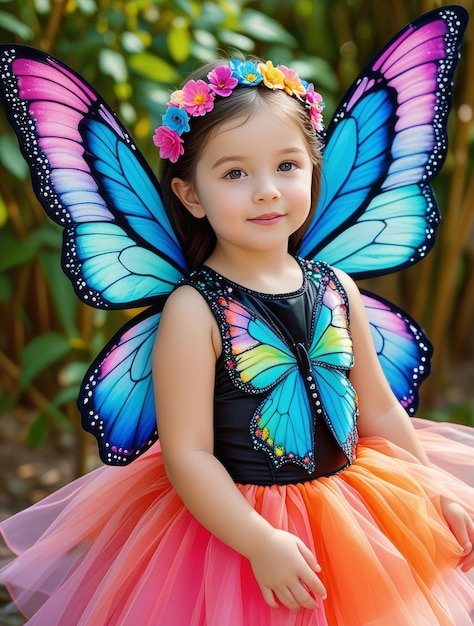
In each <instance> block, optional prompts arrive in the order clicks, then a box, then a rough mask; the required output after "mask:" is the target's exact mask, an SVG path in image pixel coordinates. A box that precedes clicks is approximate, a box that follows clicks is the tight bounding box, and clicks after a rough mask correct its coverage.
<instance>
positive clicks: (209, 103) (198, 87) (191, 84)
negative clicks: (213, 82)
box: [183, 80, 214, 117]
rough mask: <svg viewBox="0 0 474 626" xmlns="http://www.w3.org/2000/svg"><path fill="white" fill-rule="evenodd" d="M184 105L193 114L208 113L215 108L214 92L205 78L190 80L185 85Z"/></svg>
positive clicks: (195, 115)
mask: <svg viewBox="0 0 474 626" xmlns="http://www.w3.org/2000/svg"><path fill="white" fill-rule="evenodd" d="M183 106H184V108H185V110H186V112H187V113H188V114H189V115H191V116H193V117H198V116H200V115H206V113H209V111H212V109H213V108H214V94H213V93H211V92H210V87H209V84H208V83H205V82H204V81H203V80H197V81H196V80H189V81H188V82H187V83H186V84H185V85H184V87H183Z"/></svg>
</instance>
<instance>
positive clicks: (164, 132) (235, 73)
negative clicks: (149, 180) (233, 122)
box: [153, 59, 324, 163]
mask: <svg viewBox="0 0 474 626" xmlns="http://www.w3.org/2000/svg"><path fill="white" fill-rule="evenodd" d="M207 80H208V81H209V82H206V81H204V80H197V81H196V80H189V81H188V82H187V83H185V85H184V86H183V88H182V89H178V90H177V91H173V93H172V94H171V99H170V101H169V102H168V103H167V105H166V107H167V110H166V113H165V114H164V115H163V125H162V126H159V127H158V128H157V129H156V130H155V134H154V136H153V143H154V144H155V146H156V147H157V148H159V150H160V157H161V158H162V159H169V160H170V161H171V162H172V163H176V161H177V160H178V159H179V157H180V156H181V155H182V154H184V147H183V139H182V137H181V135H182V134H183V133H186V132H189V130H190V127H189V120H190V118H191V117H200V116H203V115H206V113H209V111H212V109H213V108H214V100H215V98H216V96H220V97H221V98H228V97H229V96H230V95H232V93H233V91H234V89H236V88H238V87H256V86H257V85H259V84H260V83H263V84H264V85H265V87H268V89H272V90H276V89H283V90H284V91H286V93H287V94H289V95H290V96H294V97H295V98H296V99H297V100H299V101H300V102H301V103H302V104H303V105H304V106H305V107H306V109H307V110H308V112H309V118H310V120H311V124H312V125H313V128H314V130H315V131H317V132H321V131H322V130H323V121H322V120H323V116H322V112H323V107H324V103H323V99H322V97H321V95H320V94H319V93H318V92H317V91H315V90H314V87H313V85H312V84H310V83H307V82H306V81H302V80H301V79H300V77H299V76H298V74H297V73H296V72H295V71H294V70H292V69H290V68H288V67H285V66H284V65H278V66H277V67H274V66H273V63H272V62H271V61H267V62H266V63H257V64H255V63H253V62H252V61H239V60H237V59H231V60H230V61H229V65H218V66H217V67H216V68H214V69H213V70H212V71H211V72H209V74H208V75H207Z"/></svg>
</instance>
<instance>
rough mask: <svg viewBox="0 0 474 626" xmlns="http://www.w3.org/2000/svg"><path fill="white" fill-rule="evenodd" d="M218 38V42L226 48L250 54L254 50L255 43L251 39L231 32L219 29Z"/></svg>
mask: <svg viewBox="0 0 474 626" xmlns="http://www.w3.org/2000/svg"><path fill="white" fill-rule="evenodd" d="M219 37H220V40H221V41H222V42H223V43H225V44H226V45H227V46H230V47H232V48H236V49H237V50H241V51H242V52H252V50H254V48H255V41H254V40H253V39H251V38H250V37H247V36H246V35H242V34H241V33H236V32H234V31H232V30H227V29H225V28H221V29H220V31H219Z"/></svg>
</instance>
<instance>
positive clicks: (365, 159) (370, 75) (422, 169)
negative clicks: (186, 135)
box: [299, 7, 468, 413]
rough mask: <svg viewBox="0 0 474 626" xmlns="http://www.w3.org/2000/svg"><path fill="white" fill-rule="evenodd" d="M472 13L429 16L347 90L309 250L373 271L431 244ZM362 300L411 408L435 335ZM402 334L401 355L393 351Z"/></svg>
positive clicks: (383, 357) (328, 150) (411, 259)
mask: <svg viewBox="0 0 474 626" xmlns="http://www.w3.org/2000/svg"><path fill="white" fill-rule="evenodd" d="M467 20H468V14H467V12H466V11H465V9H463V8H462V7H445V8H442V9H437V10H435V11H431V12H430V13H427V14H425V15H423V16H422V17H420V18H419V19H418V20H416V21H414V22H413V23H412V24H410V25H408V26H407V27H406V28H405V29H403V30H402V31H401V32H400V33H399V34H398V35H397V36H396V37H394V38H393V39H392V41H391V42H389V43H388V44H387V46H385V48H384V49H383V50H382V51H381V52H380V53H379V54H378V55H377V56H376V57H375V59H374V60H373V61H372V62H371V63H370V64H369V65H368V66H367V67H366V68H365V70H364V71H363V72H362V73H361V74H360V76H359V77H358V79H357V80H356V81H355V82H354V84H353V86H352V87H351V88H350V89H349V90H348V92H347V94H346V95H345V96H344V98H343V99H342V101H341V104H340V106H339V107H338V110H337V112H336V114H335V116H334V118H333V119H332V121H331V123H330V125H329V127H328V132H327V142H326V147H325V151H324V163H323V177H322V192H321V200H320V202H319V205H318V207H317V209H316V212H315V215H314V218H313V221H312V223H311V225H310V227H309V229H308V231H307V232H306V234H305V237H304V239H303V241H302V244H301V248H300V251H299V253H300V254H301V255H302V256H303V257H306V258H322V259H324V260H325V261H327V262H329V263H331V264H333V265H336V266H337V267H339V268H341V269H343V270H345V271H346V272H348V273H349V274H351V275H352V276H353V277H354V278H367V277H369V276H375V275H381V274H385V273H389V272H392V271H395V270H398V269H401V268H404V267H407V266H410V265H412V264H414V263H416V262H417V261H419V260H420V259H421V258H423V257H424V256H425V255H426V254H427V252H428V251H429V250H430V249H431V247H432V245H433V243H434V233H435V229H436V226H437V224H438V222H439V211H438V208H437V204H436V200H435V197H434V195H433V191H432V189H431V186H430V181H431V180H432V179H433V177H434V176H435V175H436V174H437V173H438V172H439V170H440V169H441V167H442V165H443V162H444V159H445V156H446V151H447V129H446V127H447V118H448V114H449V110H450V107H451V92H452V83H453V74H454V71H455V68H456V65H457V62H458V59H459V48H460V44H461V40H462V37H463V34H464V31H465V28H466V25H467ZM365 302H366V305H367V314H368V316H369V321H370V324H371V330H372V336H373V338H374V341H375V343H376V345H377V349H378V353H379V359H380V361H381V364H382V367H383V369H384V372H385V374H386V376H387V378H388V380H389V383H390V385H391V387H392V389H393V390H394V392H395V394H396V395H397V397H398V398H399V400H400V402H401V403H402V405H403V406H405V408H406V409H407V410H408V411H409V412H410V413H412V412H414V410H415V409H416V407H417V405H418V398H417V387H418V385H419V384H420V382H421V381H422V380H423V379H424V378H425V377H426V376H427V375H428V372H429V369H430V368H429V357H430V355H431V349H427V350H425V347H426V346H429V341H428V339H427V338H426V336H425V335H424V334H423V332H422V331H421V329H420V328H419V327H418V326H417V325H416V324H415V323H414V322H413V320H410V319H409V317H408V316H407V315H406V314H404V313H403V312H401V311H400V310H399V309H397V308H396V307H394V306H393V305H391V304H389V303H387V302H385V301H383V300H379V302H378V303H377V301H376V296H373V295H372V296H371V298H370V300H367V299H366V300H365ZM389 329H390V331H389ZM397 332H400V333H401V334H400V336H399V337H398V339H397V338H396V334H397ZM397 341H398V342H399V345H403V346H404V354H403V355H402V354H401V353H400V352H399V351H398V352H397V351H396V350H395V349H394V348H395V345H396V343H397ZM396 358H400V360H399V362H398V364H396Z"/></svg>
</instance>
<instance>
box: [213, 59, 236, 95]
mask: <svg viewBox="0 0 474 626" xmlns="http://www.w3.org/2000/svg"><path fill="white" fill-rule="evenodd" d="M207 78H208V79H209V83H210V84H209V87H210V88H211V90H212V91H213V92H214V93H216V94H217V95H218V96H222V97H223V98H227V96H230V94H231V93H232V90H233V89H234V87H235V86H236V85H237V84H238V82H239V81H238V80H237V79H236V78H234V77H233V76H232V70H231V68H230V67H229V66H228V65H219V66H218V67H216V68H215V69H213V70H212V72H209V74H208V75H207Z"/></svg>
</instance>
